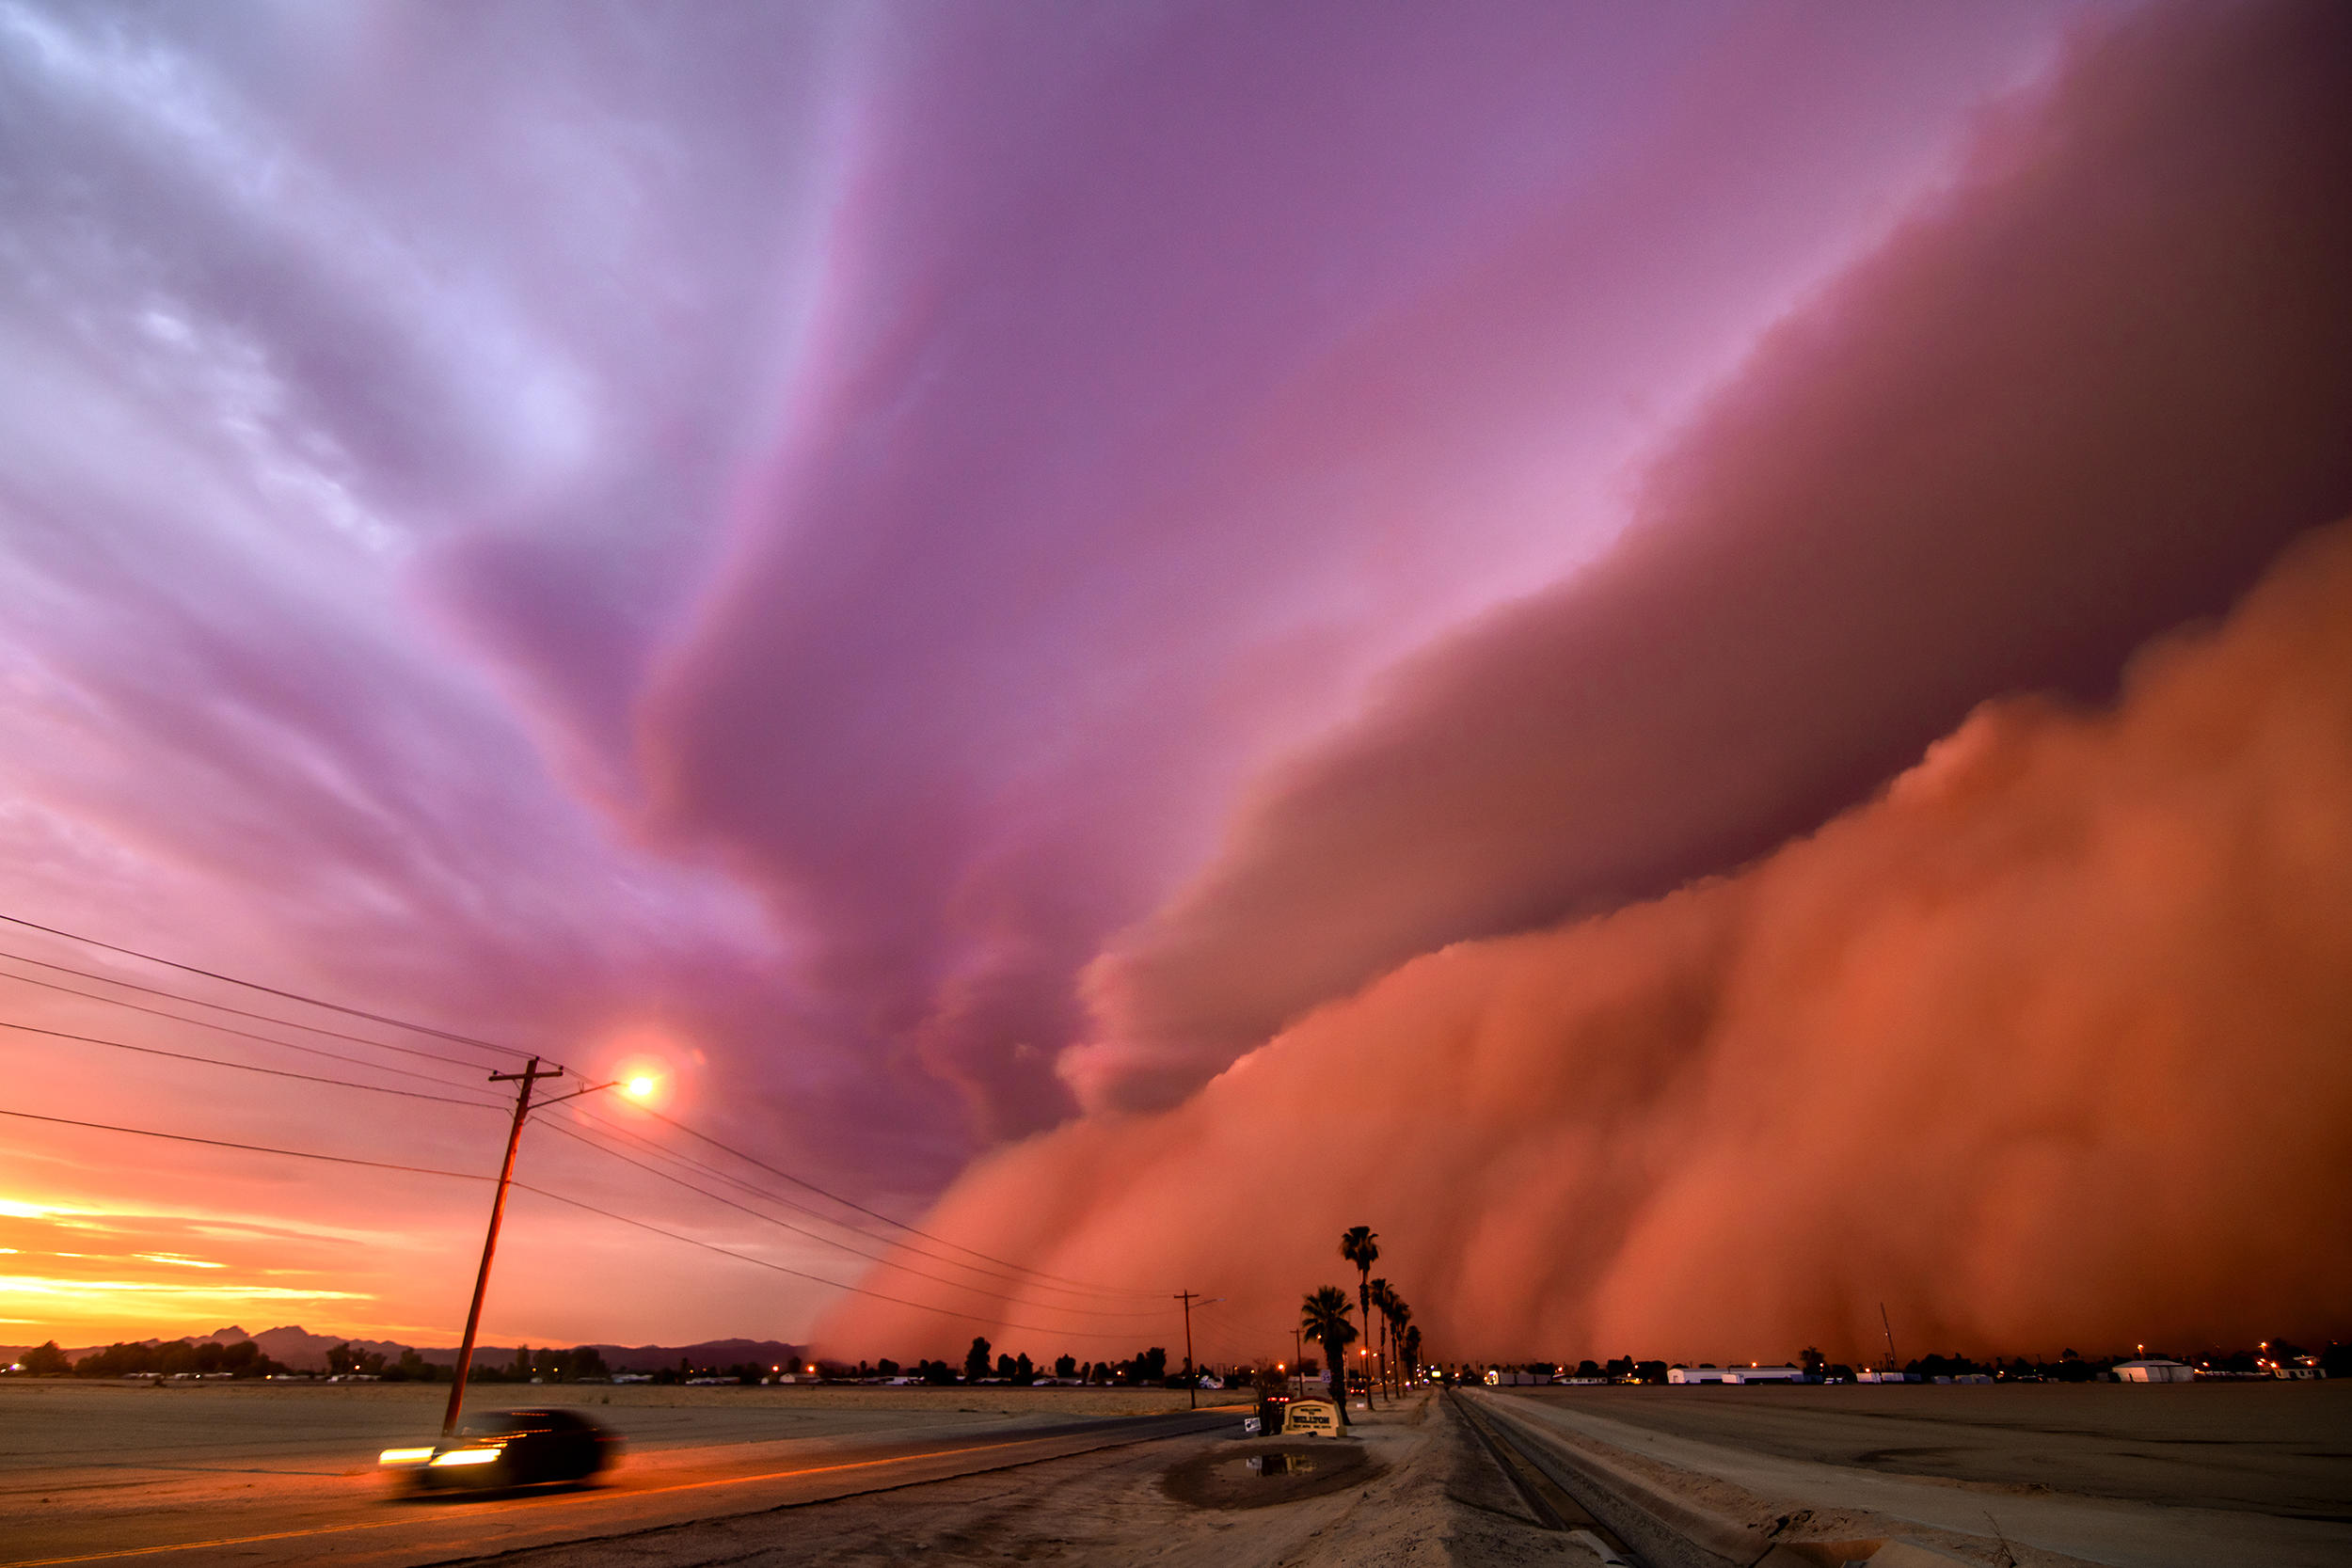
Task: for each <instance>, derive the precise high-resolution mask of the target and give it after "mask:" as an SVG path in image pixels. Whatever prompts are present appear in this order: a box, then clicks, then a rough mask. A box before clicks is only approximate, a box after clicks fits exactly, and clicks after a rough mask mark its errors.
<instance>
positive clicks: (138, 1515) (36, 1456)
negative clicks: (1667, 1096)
mask: <svg viewBox="0 0 2352 1568" xmlns="http://www.w3.org/2000/svg"><path fill="white" fill-rule="evenodd" d="M448 1397H449V1387H448V1386H447V1385H446V1384H444V1385H439V1386H434V1385H429V1384H373V1385H368V1384H359V1385H349V1384H344V1385H317V1384H311V1385H305V1384H264V1383H242V1384H239V1383H214V1384H181V1385H171V1384H164V1385H146V1384H126V1383H118V1382H89V1383H86V1382H80V1381H78V1380H73V1379H10V1380H7V1381H4V1382H0V1524H4V1525H5V1528H0V1568H8V1565H14V1564H22V1563H31V1562H63V1561H85V1560H87V1561H96V1560H104V1559H105V1558H106V1557H107V1556H109V1555H116V1556H124V1555H156V1554H170V1553H177V1552H188V1553H192V1554H194V1555H193V1557H192V1558H191V1559H189V1560H207V1557H208V1554H212V1553H217V1552H220V1551H225V1550H228V1549H229V1548H230V1546H231V1545H232V1544H233V1545H234V1546H236V1547H237V1548H238V1551H237V1555H238V1557H239V1558H240V1560H256V1561H259V1560H269V1561H290V1562H300V1561H309V1560H315V1559H314V1554H315V1553H316V1552H318V1551H321V1550H325V1549H327V1548H328V1546H329V1544H330V1543H329V1541H328V1540H326V1539H324V1538H333V1539H332V1541H331V1546H332V1549H333V1551H334V1553H335V1555H337V1556H338V1557H339V1558H342V1559H344V1560H351V1561H354V1562H363V1561H373V1562H384V1563H393V1562H403V1561H410V1560H437V1559H445V1558H447V1557H449V1556H451V1555H453V1551H452V1548H453V1546H463V1547H468V1548H472V1547H480V1546H484V1545H486V1544H490V1543H493V1542H495V1543H497V1544H501V1545H504V1546H508V1547H514V1546H521V1545H528V1544H535V1543H537V1542H540V1541H544V1540H547V1539H550V1538H554V1539H563V1538H566V1537H575V1536H578V1535H580V1534H583V1533H584V1534H597V1533H610V1532H612V1531H614V1530H626V1529H628V1528H646V1527H648V1526H653V1525H659V1524H663V1523H668V1522H671V1521H673V1520H675V1519H678V1518H684V1517H699V1516H705V1515H707V1514H710V1513H726V1512H728V1511H729V1510H732V1509H737V1508H744V1507H749V1508H757V1507H763V1506H773V1505H774V1504H775V1503H776V1502H777V1501H780V1500H785V1499H787V1498H802V1497H808V1496H811V1495H824V1494H827V1493H829V1492H834V1491H847V1490H855V1489H858V1488H861V1487H870V1486H872V1485H874V1484H876V1483H878V1482H887V1483H890V1484H898V1483H902V1482H908V1483H911V1482H919V1481H924V1480H927V1479H930V1478H933V1477H936V1476H939V1475H944V1474H960V1473H967V1472H969V1471H971V1470H973V1469H974V1468H976V1467H981V1468H985V1467H988V1466H991V1465H1002V1464H1005V1463H1011V1462H1021V1463H1029V1462H1033V1461H1035V1460H1038V1459H1041V1458H1046V1457H1050V1456H1052V1455H1055V1454H1057V1453H1061V1452H1066V1451H1080V1450H1084V1449H1088V1448H1089V1447H1090V1446H1099V1445H1101V1444H1102V1443H1104V1442H1105V1441H1123V1440H1126V1439H1127V1436H1128V1434H1129V1433H1130V1432H1131V1431H1132V1432H1133V1433H1137V1434H1142V1433H1159V1432H1160V1431H1162V1430H1163V1429H1168V1430H1189V1429H1190V1427H1191V1426H1192V1425H1194V1424H1197V1423H1194V1422H1192V1421H1191V1419H1190V1418H1187V1417H1186V1416H1185V1415H1184V1410H1185V1396H1184V1394H1183V1393H1182V1392H1175V1393H1170V1392H1168V1391H1167V1390H1162V1389H1086V1388H1034V1389H1032V1388H995V1387H983V1388H969V1389H966V1388H827V1387H798V1386H794V1387H770V1388H759V1387H748V1388H747V1387H662V1386H651V1385H644V1384H625V1385H621V1386H611V1387H606V1386H596V1385H586V1384H580V1385H547V1386H532V1385H511V1384H510V1385H494V1386H486V1387H483V1388H479V1389H475V1390H471V1391H470V1393H469V1399H468V1403H467V1408H468V1410H469V1413H475V1414H488V1413H492V1412H496V1411H500V1410H509V1409H520V1408H526V1407H530V1406H533V1405H570V1406H576V1407H582V1408H585V1409H587V1410H588V1411H589V1412H590V1413H591V1414H593V1415H594V1416H595V1417H596V1418H597V1419H598V1420H599V1421H601V1422H603V1423H604V1424H605V1425H607V1426H609V1427H611V1428H612V1429H613V1430H614V1431H615V1432H617V1433H619V1434H620V1436H621V1438H622V1439H623V1442H624V1444H625V1445H626V1447H625V1450H624V1456H623V1461H622V1464H621V1465H620V1466H619V1467H618V1468H617V1469H616V1470H615V1471H614V1472H612V1477H611V1478H610V1480H609V1481H606V1482H604V1483H601V1484H599V1485H597V1486H595V1487H591V1488H587V1489H584V1490H577V1491H574V1492H571V1493H568V1494H556V1495H552V1496H545V1497H528V1498H519V1499H514V1500H509V1501H503V1502H500V1501H484V1502H479V1503H476V1502H470V1501H469V1502H465V1503H463V1504H453V1505H451V1506H445V1507H438V1508H435V1507H420V1506H418V1505H417V1504H415V1503H413V1502H404V1501H403V1500H402V1499H400V1498H399V1497H395V1496H394V1495H393V1494H392V1493H391V1491H390V1490H389V1487H388V1485H387V1483H386V1481H385V1480H384V1479H383V1478H382V1477H380V1476H379V1475H378V1473H377V1470H376V1465H375V1456H376V1453H377V1451H378V1450H379V1449H385V1448H389V1447H396V1446H404V1445H407V1444H414V1443H422V1442H429V1441H431V1440H432V1438H433V1436H434V1434H435V1433H437V1431H438V1429H439V1425H440V1417H441V1410H442V1405H443V1402H445V1401H446V1400H447V1399H448ZM1212 1397H1214V1396H1212ZM1202 1419H1203V1420H1214V1421H1216V1422H1219V1423H1225V1424H1231V1422H1232V1418H1230V1417H1216V1418H1202ZM1171 1423H1173V1425H1172V1426H1171V1425H1170V1424H1171Z"/></svg>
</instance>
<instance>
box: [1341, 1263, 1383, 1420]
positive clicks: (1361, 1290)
mask: <svg viewBox="0 0 2352 1568" xmlns="http://www.w3.org/2000/svg"><path fill="white" fill-rule="evenodd" d="M1340 1256H1341V1257H1342V1258H1343V1259H1346V1260H1347V1261H1348V1262H1351V1263H1353V1264H1355V1265H1356V1304H1357V1305H1358V1306H1359V1307H1362V1308H1363V1309H1364V1322H1365V1323H1371V1322H1372V1266H1373V1264H1375V1263H1376V1262H1378V1261H1379V1260H1380V1237H1379V1234H1378V1232H1376V1231H1375V1230H1374V1229H1373V1228H1372V1227H1370V1226H1368V1225H1351V1226H1349V1227H1347V1229H1346V1230H1344V1231H1343V1232H1342V1233H1341V1235H1340ZM1339 1390H1340V1402H1341V1403H1342V1404H1345V1403H1346V1402H1347V1384H1346V1382H1345V1381H1344V1380H1343V1381H1342V1382H1341V1383H1340V1385H1339ZM1364 1402H1365V1403H1366V1404H1370V1403H1371V1402H1372V1384H1371V1381H1370V1380H1369V1379H1367V1380H1366V1381H1365V1384H1364Z"/></svg>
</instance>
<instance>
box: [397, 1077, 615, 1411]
mask: <svg viewBox="0 0 2352 1568" xmlns="http://www.w3.org/2000/svg"><path fill="white" fill-rule="evenodd" d="M563 1076H564V1069H562V1068H560V1067H557V1068H542V1067H541V1066H540V1065H539V1058H538V1057H536V1056H533V1057H532V1058H531V1060H530V1062H529V1063H528V1064H526V1065H525V1066H524V1068H523V1069H522V1071H520V1072H494V1073H492V1074H490V1082H491V1083H493V1084H515V1085H520V1086H519V1087H517V1088H516V1091H515V1124H514V1126H512V1127H510V1128H509V1129H507V1132H506V1163H505V1164H502V1165H501V1166H500V1167H499V1186H498V1195H497V1196H495V1197H493V1198H491V1199H490V1228H489V1230H488V1232H487V1233H486V1234H485V1235H484V1236H483V1238H482V1267H481V1269H480V1271H479V1272H477V1273H476V1274H475V1275H474V1279H473V1305H472V1306H471V1307H468V1308H467V1309H466V1338H465V1341H464V1343H462V1344H460V1345H459V1346H458V1347H457V1372H456V1376H455V1378H454V1380H453V1381H452V1383H451V1384H450V1388H449V1409H448V1410H447V1411H445V1412H444V1413H443V1414H442V1416H441V1435H442V1437H444V1438H448V1437H451V1436H453V1435H454V1434H455V1433H456V1431H457V1418H458V1415H459V1414H460V1412H462V1411H463V1410H464V1409H465V1404H466V1374H467V1373H468V1372H469V1371H471V1370H473V1341H474V1334H475V1331H476V1330H478V1329H480V1328H481V1326H482V1298H483V1297H484V1296H485V1295H486V1294H487V1293H488V1292H489V1289H490V1259H491V1258H492V1257H493V1256H495V1255H496V1254H497V1252H498V1245H499V1222H500V1221H501V1220H503V1219H504V1218H505V1217H506V1189H507V1188H508V1187H509V1186H511V1185H513V1184H514V1180H515V1150H516V1147H517V1146H519V1145H520V1144H521V1142H522V1138H523V1121H524V1119H525V1118H526V1117H529V1116H530V1115H531V1087H532V1085H533V1084H536V1083H537V1082H539V1080H541V1079H542V1078H561V1077H563ZM641 1085H642V1086H641ZM619 1088H626V1090H627V1092H628V1093H629V1094H631V1095H633V1096H635V1097H636V1098H638V1099H640V1100H643V1099H644V1098H645V1097H646V1096H647V1095H650V1094H651V1093H653V1088H654V1081H653V1079H652V1078H650V1077H648V1076H646V1075H644V1074H642V1073H641V1074H639V1075H638V1076H637V1077H634V1078H631V1079H630V1080H628V1084H627V1085H623V1084H622V1082H621V1080H619V1079H617V1078H615V1079H613V1080H612V1082H611V1083H609V1084H591V1085H588V1086H587V1087H586V1088H584V1089H574V1090H573V1091H572V1092H571V1093H569V1094H559V1095H557V1096H556V1097H555V1098H554V1099H553V1100H543V1101H540V1102H539V1103H540V1104H541V1105H561V1104H562V1103H563V1102H564V1101H566V1100H578V1099H579V1098H580V1096H581V1095H583V1094H595V1093H596V1092H598V1091H599V1090H602V1089H619Z"/></svg>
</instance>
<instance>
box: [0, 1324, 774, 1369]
mask: <svg viewBox="0 0 2352 1568" xmlns="http://www.w3.org/2000/svg"><path fill="white" fill-rule="evenodd" d="M183 1338H185V1340H186V1342H187V1343H190V1344H197V1345H200V1344H204V1343H206V1342H207V1341H210V1342H212V1343H215V1344H222V1345H233V1344H235V1343H236V1342H237V1341H238V1340H240V1339H250V1340H252V1341H253V1342H254V1343H255V1344H257V1345H259V1346H261V1347H262V1354H264V1355H267V1356H269V1357H270V1358H271V1359H272V1360H275V1361H279V1362H282V1363H284V1364H285V1365H286V1366H288V1367H291V1368H293V1369H294V1370H296V1371H312V1372H323V1371H325V1370H326V1353H327V1352H328V1351H330V1350H332V1349H334V1348H335V1347H336V1346H337V1345H349V1346H350V1347H351V1348H352V1349H353V1350H355V1351H358V1352H361V1353H362V1354H367V1353H374V1354H381V1355H382V1356H383V1357H384V1359H385V1360H387V1361H397V1360H399V1359H400V1355H401V1353H402V1352H403V1351H406V1350H412V1349H413V1350H414V1351H416V1353H417V1354H419V1355H421V1356H422V1357H424V1359H425V1360H427V1361H429V1362H432V1363H434V1364H435V1365H437V1366H442V1367H453V1366H455V1365H456V1364H457V1347H456V1346H454V1345H449V1346H433V1345H415V1346H411V1345H404V1344H402V1343H400V1342H399V1341H398V1340H396V1339H346V1338H343V1337H342V1336H341V1335H335V1334H312V1333H310V1331H309V1330H308V1329H305V1328H303V1327H301V1326H300V1325H298V1324H297V1325H294V1326H293V1327H288V1328H265V1329H263V1330H262V1332H261V1333H259V1334H247V1333H246V1331H245V1330H244V1329H242V1328H238V1327H234V1326H231V1327H229V1328H223V1329H216V1330H215V1331H214V1332H213V1333H210V1334H201V1335H187V1336H183ZM131 1342H132V1343H135V1344H144V1345H162V1344H169V1343H172V1341H171V1340H168V1339H139V1340H133V1341H131ZM31 1348H32V1347H31V1346H29V1345H0V1361H8V1360H14V1359H17V1358H18V1357H20V1356H22V1355H23V1354H24V1352H25V1351H27V1350H30V1349H31ZM63 1348H64V1350H65V1354H66V1356H67V1358H68V1359H69V1360H73V1361H79V1360H80V1359H81V1358H82V1357H83V1356H85V1355H87V1354H90V1353H91V1352H92V1351H100V1350H104V1349H105V1348H106V1347H105V1346H104V1345H84V1346H81V1347H79V1348H78V1349H77V1348H75V1347H73V1346H71V1345H68V1346H65V1347H63ZM516 1348H517V1347H516V1346H514V1345H476V1346H475V1347H474V1351H473V1356H474V1363H475V1365H477V1366H485V1365H486V1366H504V1365H506V1364H507V1363H509V1362H511V1361H513V1360H514V1359H515V1352H516ZM541 1348H543V1349H548V1350H571V1349H574V1348H576V1347H574V1346H571V1345H548V1346H543V1347H541ZM586 1348H588V1349H591V1350H594V1351H595V1352H596V1354H598V1355H601V1356H603V1357H604V1364H605V1365H606V1366H608V1367H610V1368H612V1370H614V1371H616V1372H629V1371H644V1372H651V1371H659V1370H660V1369H662V1368H664V1367H672V1368H675V1366H676V1365H677V1364H678V1362H679V1361H680V1360H684V1361H685V1362H686V1363H687V1364H688V1365H690V1366H693V1367H734V1366H739V1365H741V1364H743V1363H745V1362H749V1363H751V1364H752V1365H754V1366H763V1365H764V1366H771V1367H779V1366H790V1365H791V1364H792V1363H793V1362H794V1361H795V1360H797V1359H799V1358H800V1356H801V1355H802V1354H803V1353H804V1350H805V1347H804V1346H801V1345H788V1344H786V1343H785V1342H784V1341H783V1340H781V1339H704V1340H701V1341H700V1342H698V1343H695V1344H691V1345H591V1346H588V1347H586Z"/></svg>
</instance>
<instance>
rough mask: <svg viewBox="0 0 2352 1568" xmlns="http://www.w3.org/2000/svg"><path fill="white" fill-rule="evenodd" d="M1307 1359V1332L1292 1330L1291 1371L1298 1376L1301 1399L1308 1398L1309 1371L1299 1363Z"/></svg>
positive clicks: (1299, 1329)
mask: <svg viewBox="0 0 2352 1568" xmlns="http://www.w3.org/2000/svg"><path fill="white" fill-rule="evenodd" d="M1306 1357H1307V1331H1306V1330H1305V1329H1301V1328H1294V1329H1292V1330H1291V1370H1292V1371H1293V1372H1295V1373H1296V1374H1297V1375H1298V1396H1299V1398H1301V1399H1304V1398H1306V1396H1307V1369H1306V1368H1304V1367H1302V1366H1300V1365H1299V1363H1300V1362H1301V1361H1303V1360H1305V1359H1306Z"/></svg>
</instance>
